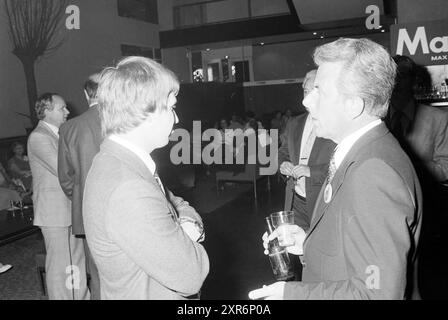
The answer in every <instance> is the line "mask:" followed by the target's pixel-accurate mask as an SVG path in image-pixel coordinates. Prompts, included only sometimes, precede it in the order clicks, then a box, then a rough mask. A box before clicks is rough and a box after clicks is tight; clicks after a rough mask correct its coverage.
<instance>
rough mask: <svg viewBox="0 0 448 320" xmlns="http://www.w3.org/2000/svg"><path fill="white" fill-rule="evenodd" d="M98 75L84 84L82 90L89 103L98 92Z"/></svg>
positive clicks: (91, 77)
mask: <svg viewBox="0 0 448 320" xmlns="http://www.w3.org/2000/svg"><path fill="white" fill-rule="evenodd" d="M98 82H99V74H94V75H92V76H90V77H89V79H87V81H86V82H85V83H84V90H85V92H86V95H87V97H88V99H89V102H90V101H92V100H95V99H96V97H97V92H98Z"/></svg>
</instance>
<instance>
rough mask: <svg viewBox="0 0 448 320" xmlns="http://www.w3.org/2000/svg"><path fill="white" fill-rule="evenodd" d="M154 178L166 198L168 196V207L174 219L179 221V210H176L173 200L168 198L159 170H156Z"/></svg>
mask: <svg viewBox="0 0 448 320" xmlns="http://www.w3.org/2000/svg"><path fill="white" fill-rule="evenodd" d="M154 179H155V180H156V182H157V184H158V185H159V187H160V190H162V192H163V194H164V195H165V198H166V200H167V203H168V208H169V210H170V214H171V217H172V218H173V220H174V221H178V219H179V217H178V216H177V212H176V210H175V209H174V208H173V206H172V204H171V202H170V201H169V200H168V198H167V197H166V193H165V188H164V187H163V184H162V180H160V177H159V175H158V174H157V172H154Z"/></svg>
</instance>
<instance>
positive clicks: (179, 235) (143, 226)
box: [83, 139, 209, 300]
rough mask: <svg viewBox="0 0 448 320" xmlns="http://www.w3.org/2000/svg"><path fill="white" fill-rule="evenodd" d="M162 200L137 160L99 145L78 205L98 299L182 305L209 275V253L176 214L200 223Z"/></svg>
mask: <svg viewBox="0 0 448 320" xmlns="http://www.w3.org/2000/svg"><path fill="white" fill-rule="evenodd" d="M166 194H167V196H165V194H164V192H163V191H162V189H161V188H160V186H159V185H158V183H157V181H156V180H155V178H154V176H153V175H152V173H151V172H150V170H149V169H148V168H147V167H146V165H145V164H144V163H143V161H142V160H141V159H140V158H139V157H138V156H137V155H135V154H134V153H133V152H131V151H130V150H128V149H127V148H125V147H123V146H121V145H119V144H117V143H115V142H113V141H111V140H109V139H106V140H105V141H104V142H103V144H102V145H101V149H100V152H99V153H98V154H97V155H96V157H95V159H94V160H93V164H92V168H91V169H90V172H89V174H88V176H87V180H86V185H85V189H84V202H83V215H84V222H85V225H84V227H85V231H86V238H87V242H88V245H89V248H90V249H91V252H92V256H93V258H94V260H95V263H96V265H97V267H98V271H99V275H100V280H101V298H102V299H118V300H122V299H124V300H127V299H132V300H140V299H142V300H145V299H148V300H154V299H155V300H160V299H162V300H173V299H184V298H186V297H188V296H191V295H194V294H196V293H197V292H198V291H199V290H200V288H201V286H202V283H203V281H204V280H205V278H206V276H207V274H208V271H209V260H208V256H207V253H206V252H205V249H204V247H203V246H202V245H201V244H199V243H196V242H193V241H191V240H190V238H189V237H188V235H187V234H185V233H184V232H183V229H182V227H180V225H179V224H178V223H177V222H176V220H175V219H173V215H174V214H175V213H176V212H177V213H178V214H179V215H180V216H188V217H190V218H193V219H194V220H196V221H198V222H199V223H201V224H202V221H201V218H200V216H199V215H198V213H197V212H196V211H195V210H194V209H193V208H192V207H190V206H189V204H188V202H186V201H183V200H182V199H181V198H178V197H175V196H174V195H173V194H172V193H171V192H169V191H168V190H167V191H166Z"/></svg>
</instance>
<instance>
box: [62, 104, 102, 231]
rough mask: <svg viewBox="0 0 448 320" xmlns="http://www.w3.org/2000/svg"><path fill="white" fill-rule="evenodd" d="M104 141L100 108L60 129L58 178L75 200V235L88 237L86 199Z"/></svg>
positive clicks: (86, 113) (66, 192)
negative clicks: (86, 186) (86, 187)
mask: <svg viewBox="0 0 448 320" xmlns="http://www.w3.org/2000/svg"><path fill="white" fill-rule="evenodd" d="M102 141H103V138H102V134H101V122H100V118H99V113H98V107H97V106H92V107H90V108H89V109H88V110H87V111H86V112H84V113H83V114H81V115H80V116H78V117H76V118H74V119H71V120H70V121H68V122H66V123H65V124H63V125H62V126H61V128H60V129H59V155H58V176H59V183H60V184H61V187H62V190H64V193H65V194H66V195H67V197H69V198H70V199H71V200H72V224H73V226H72V227H73V234H75V235H84V225H83V218H82V197H83V192H84V184H85V181H86V177H87V173H88V172H89V169H90V166H91V165H92V160H93V158H94V157H95V155H96V154H97V153H98V151H99V150H100V145H101V142H102Z"/></svg>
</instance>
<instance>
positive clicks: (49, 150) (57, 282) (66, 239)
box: [28, 93, 90, 300]
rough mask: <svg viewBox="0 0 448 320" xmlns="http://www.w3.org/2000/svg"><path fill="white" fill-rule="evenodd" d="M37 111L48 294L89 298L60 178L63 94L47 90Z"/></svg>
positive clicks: (37, 202)
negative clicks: (59, 150) (60, 128)
mask: <svg viewBox="0 0 448 320" xmlns="http://www.w3.org/2000/svg"><path fill="white" fill-rule="evenodd" d="M36 114H37V117H38V119H40V120H41V121H39V124H38V125H37V127H36V129H34V131H33V132H32V133H31V135H30V137H29V139H28V157H29V161H30V167H31V172H32V175H33V190H34V192H33V204H34V225H36V226H39V227H40V229H41V231H42V234H43V236H44V241H45V248H46V261H45V272H46V284H47V290H48V297H49V299H50V300H70V299H73V300H75V299H76V300H78V299H82V300H84V299H88V298H89V296H90V294H89V291H88V289H87V281H86V270H85V256H84V247H83V243H82V240H81V239H78V238H76V237H74V236H73V234H72V232H71V225H72V218H71V214H70V200H69V199H68V198H67V197H66V196H65V194H64V192H63V191H62V189H61V186H60V185H59V181H58V168H57V163H58V139H59V133H58V131H59V127H60V126H61V124H62V123H64V122H65V121H66V120H67V116H68V114H69V112H68V110H67V107H66V104H65V101H64V99H63V98H62V97H60V96H59V95H56V94H53V93H47V94H44V95H42V96H41V97H40V98H39V99H38V100H37V102H36ZM70 278H71V280H73V282H72V283H70V281H69V280H70Z"/></svg>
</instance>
